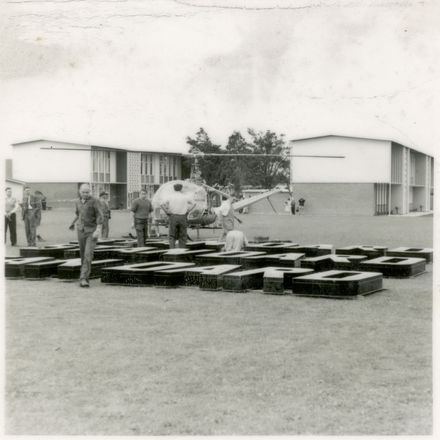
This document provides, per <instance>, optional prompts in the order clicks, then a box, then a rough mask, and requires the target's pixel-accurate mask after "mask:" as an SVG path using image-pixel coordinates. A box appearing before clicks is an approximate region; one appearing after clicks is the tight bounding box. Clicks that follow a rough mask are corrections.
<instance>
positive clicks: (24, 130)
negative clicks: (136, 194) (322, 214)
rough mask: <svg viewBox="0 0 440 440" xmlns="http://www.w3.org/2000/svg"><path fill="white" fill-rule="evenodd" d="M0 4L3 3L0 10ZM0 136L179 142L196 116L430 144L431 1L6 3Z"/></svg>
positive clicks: (234, 124)
mask: <svg viewBox="0 0 440 440" xmlns="http://www.w3.org/2000/svg"><path fill="white" fill-rule="evenodd" d="M3 6H4V7H3ZM3 6H2V7H1V11H2V12H0V14H1V15H0V20H1V21H0V29H3V31H2V32H1V34H0V53H1V54H2V55H1V56H0V81H1V83H0V85H1V102H0V124H1V125H2V127H1V129H0V147H1V149H2V151H3V153H4V155H5V156H6V157H13V153H12V148H11V147H10V145H11V144H12V143H15V142H21V141H25V140H32V139H41V138H45V139H51V140H62V141H67V142H79V143H85V144H94V145H107V146H125V147H130V148H132V149H141V148H152V149H155V150H158V149H159V150H161V151H182V152H184V151H187V148H188V145H187V144H186V142H185V140H186V137H187V136H194V135H195V133H196V132H197V130H198V129H199V128H200V127H203V128H204V129H205V130H206V131H207V132H208V134H209V135H210V137H211V138H212V140H213V141H214V142H216V143H219V144H220V145H225V144H226V142H227V139H228V136H229V135H230V134H232V132H233V131H235V130H238V131H241V132H242V133H243V134H244V133H246V130H247V128H249V127H250V128H253V129H255V130H261V131H265V130H272V131H276V132H277V133H282V134H285V136H286V139H288V140H289V139H297V138H303V137H309V136H318V135H324V134H343V135H353V136H362V137H372V138H384V139H393V140H395V141H397V142H400V143H403V144H404V145H408V146H410V147H413V148H416V149H418V150H420V151H423V152H425V153H428V154H432V155H434V154H436V152H437V149H438V146H437V143H438V139H440V136H439V135H440V124H439V119H438V115H439V114H440V93H439V92H440V56H439V48H440V29H439V28H440V27H439V26H438V17H439V16H440V8H439V7H440V2H436V1H403V0H402V1H395V0H393V1H391V0H378V1H376V2H370V1H355V0H339V1H331V0H330V1H319V0H315V1H313V0H311V1H308V0H295V1H294V0H285V1H283V2H281V1H278V2H276V1H269V0H254V1H250V0H248V1H246V0H230V1H228V2H226V1H220V0H192V1H177V0H175V1H171V0H150V1H148V2H144V1H141V0H126V1H121V0H110V1H109V0H88V1H83V0H56V1H50V0H11V1H8V2H4V3H3Z"/></svg>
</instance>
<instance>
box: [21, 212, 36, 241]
mask: <svg viewBox="0 0 440 440" xmlns="http://www.w3.org/2000/svg"><path fill="white" fill-rule="evenodd" d="M23 220H24V229H25V231H26V240H27V244H28V246H36V244H35V241H36V238H37V224H38V218H37V217H36V216H35V215H34V213H33V212H32V211H28V212H26V213H25V214H24V218H23Z"/></svg>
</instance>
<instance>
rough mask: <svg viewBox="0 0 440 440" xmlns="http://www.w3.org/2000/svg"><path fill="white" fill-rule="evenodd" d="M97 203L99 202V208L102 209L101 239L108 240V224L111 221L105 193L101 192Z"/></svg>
mask: <svg viewBox="0 0 440 440" xmlns="http://www.w3.org/2000/svg"><path fill="white" fill-rule="evenodd" d="M99 201H100V202H101V208H102V235H101V237H102V238H108V233H109V229H110V228H109V225H108V222H109V220H110V219H111V217H112V215H111V211H110V207H109V206H108V193H106V192H105V191H103V192H101V194H99Z"/></svg>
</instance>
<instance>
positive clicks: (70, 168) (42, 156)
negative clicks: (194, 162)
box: [12, 139, 182, 209]
mask: <svg viewBox="0 0 440 440" xmlns="http://www.w3.org/2000/svg"><path fill="white" fill-rule="evenodd" d="M12 147H13V161H12V175H13V177H14V179H19V180H23V181H26V182H27V183H28V184H29V185H30V186H31V187H32V189H33V190H36V189H37V190H39V191H41V192H42V193H43V194H44V195H45V196H46V198H47V204H48V205H49V206H53V207H56V206H71V204H72V201H73V200H74V199H75V198H77V197H78V188H79V185H80V184H81V183H85V182H87V183H90V185H91V188H92V192H93V194H94V195H95V196H98V195H99V193H100V192H101V191H107V192H108V193H109V194H110V207H111V208H112V209H119V208H123V209H125V208H127V207H129V206H130V204H131V201H132V200H133V199H134V198H136V197H138V196H139V190H140V189H141V188H142V189H145V190H146V191H147V193H148V195H149V197H152V196H153V194H154V192H155V191H156V190H157V188H159V186H160V185H161V184H162V183H165V182H168V181H169V180H175V179H180V178H181V175H182V154H181V153H169V152H162V151H159V150H152V149H145V150H141V151H138V150H132V149H129V148H124V147H117V148H116V147H106V146H98V145H85V144H78V143H71V142H62V141H52V140H45V139H40V140H33V141H27V142H19V143H15V144H12Z"/></svg>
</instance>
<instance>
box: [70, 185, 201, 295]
mask: <svg viewBox="0 0 440 440" xmlns="http://www.w3.org/2000/svg"><path fill="white" fill-rule="evenodd" d="M182 188H183V186H182V184H180V183H176V184H175V185H174V193H173V194H171V195H170V196H169V197H168V198H167V199H166V200H164V201H163V202H162V204H161V208H162V209H163V210H164V212H165V213H166V214H167V215H168V217H169V242H170V248H171V249H173V248H175V247H176V241H178V246H179V247H185V245H186V240H187V237H188V235H187V216H188V213H189V212H190V211H191V210H192V209H193V208H194V207H195V202H194V201H193V200H191V199H190V198H189V197H188V196H187V195H185V194H183V193H182ZM79 196H80V197H79V199H78V200H77V201H76V202H75V217H74V219H73V220H72V223H71V224H70V226H69V229H71V230H74V229H75V227H76V230H77V235H78V245H79V250H80V256H81V271H80V282H79V285H80V287H89V285H90V283H89V277H90V273H91V269H92V262H93V252H94V250H95V246H96V243H97V241H98V238H99V237H100V236H101V237H104V233H105V234H106V236H108V229H109V226H108V221H109V219H110V218H111V214H110V208H109V206H108V194H107V193H104V192H103V193H101V194H100V199H99V200H98V199H95V198H94V197H92V195H91V190H90V186H89V185H88V184H86V183H84V184H82V185H81V187H80V189H79ZM131 212H132V216H133V221H132V225H131V226H132V228H134V229H135V230H136V236H137V245H138V247H142V246H145V240H146V239H147V238H148V227H149V221H150V215H151V213H152V212H153V206H152V204H151V202H150V200H148V198H147V192H146V191H145V190H141V191H140V194H139V197H138V198H137V199H135V200H133V202H132V205H131Z"/></svg>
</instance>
